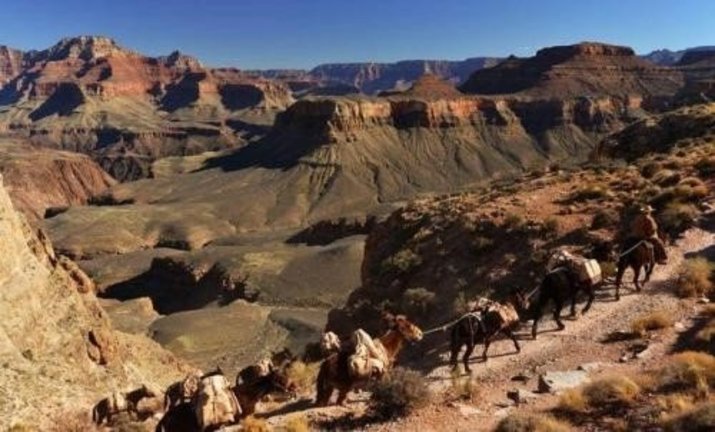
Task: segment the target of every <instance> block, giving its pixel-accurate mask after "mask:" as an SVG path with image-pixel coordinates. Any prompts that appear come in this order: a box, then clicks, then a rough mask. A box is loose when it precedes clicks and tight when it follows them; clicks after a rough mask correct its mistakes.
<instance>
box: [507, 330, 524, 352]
mask: <svg viewBox="0 0 715 432" xmlns="http://www.w3.org/2000/svg"><path fill="white" fill-rule="evenodd" d="M504 334H506V335H507V336H508V337H509V339H511V341H512V342H514V348H516V352H518V353H519V352H521V347H520V346H519V341H518V340H517V339H516V335H514V331H513V330H512V329H510V328H508V329H506V330H505V331H504Z"/></svg>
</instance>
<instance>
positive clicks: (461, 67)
mask: <svg viewBox="0 0 715 432" xmlns="http://www.w3.org/2000/svg"><path fill="white" fill-rule="evenodd" d="M497 61H498V59H495V58H490V57H475V58H469V59H466V60H463V61H447V60H405V61H400V62H396V63H328V64H323V65H319V66H317V67H315V68H314V69H312V70H311V71H310V73H309V75H310V76H311V77H312V78H314V79H317V80H320V81H325V82H337V83H342V84H348V85H351V86H355V87H357V88H358V89H360V90H361V91H362V92H363V93H366V94H375V93H378V92H380V91H384V90H392V89H396V88H403V89H404V88H407V87H409V86H410V84H411V83H412V82H413V81H416V80H417V79H418V78H419V77H421V76H422V75H424V74H426V73H431V74H434V75H437V76H439V77H440V78H442V79H445V80H449V81H451V82H452V83H453V84H458V83H461V82H463V81H464V80H466V79H467V77H468V76H469V75H470V74H471V73H472V72H474V71H476V70H479V69H482V68H485V67H490V66H493V65H494V64H496V63H497Z"/></svg>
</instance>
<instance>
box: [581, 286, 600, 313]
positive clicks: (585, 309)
mask: <svg viewBox="0 0 715 432" xmlns="http://www.w3.org/2000/svg"><path fill="white" fill-rule="evenodd" d="M586 292H587V293H588V301H586V306H584V307H583V310H582V311H581V315H583V314H585V313H586V312H588V310H589V309H591V304H592V303H593V299H595V298H596V292H595V290H594V289H593V286H592V285H590V284H589V285H588V288H586Z"/></svg>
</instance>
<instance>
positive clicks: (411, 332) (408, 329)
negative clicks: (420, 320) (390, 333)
mask: <svg viewBox="0 0 715 432" xmlns="http://www.w3.org/2000/svg"><path fill="white" fill-rule="evenodd" d="M383 318H384V319H385V320H386V321H387V323H388V324H389V326H390V328H391V329H394V330H397V331H398V332H399V333H400V334H401V335H402V337H404V338H405V339H406V340H408V341H410V342H418V341H420V340H422V330H421V329H420V328H419V327H417V325H416V324H414V323H413V322H411V321H410V320H408V319H407V317H406V316H404V315H392V314H384V315H383Z"/></svg>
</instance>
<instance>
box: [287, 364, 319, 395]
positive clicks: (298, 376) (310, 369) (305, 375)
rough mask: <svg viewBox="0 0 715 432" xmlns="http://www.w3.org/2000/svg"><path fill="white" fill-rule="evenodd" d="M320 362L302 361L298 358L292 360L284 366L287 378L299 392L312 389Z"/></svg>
mask: <svg viewBox="0 0 715 432" xmlns="http://www.w3.org/2000/svg"><path fill="white" fill-rule="evenodd" d="M319 369H320V362H315V363H304V362H302V361H300V360H298V361H294V362H292V363H291V364H290V365H289V366H288V367H287V368H286V375H287V376H288V379H289V380H290V381H291V382H292V383H293V384H295V386H296V387H297V388H298V391H299V392H300V393H305V392H308V391H313V388H314V385H315V381H316V380H317V379H318V370H319Z"/></svg>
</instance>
